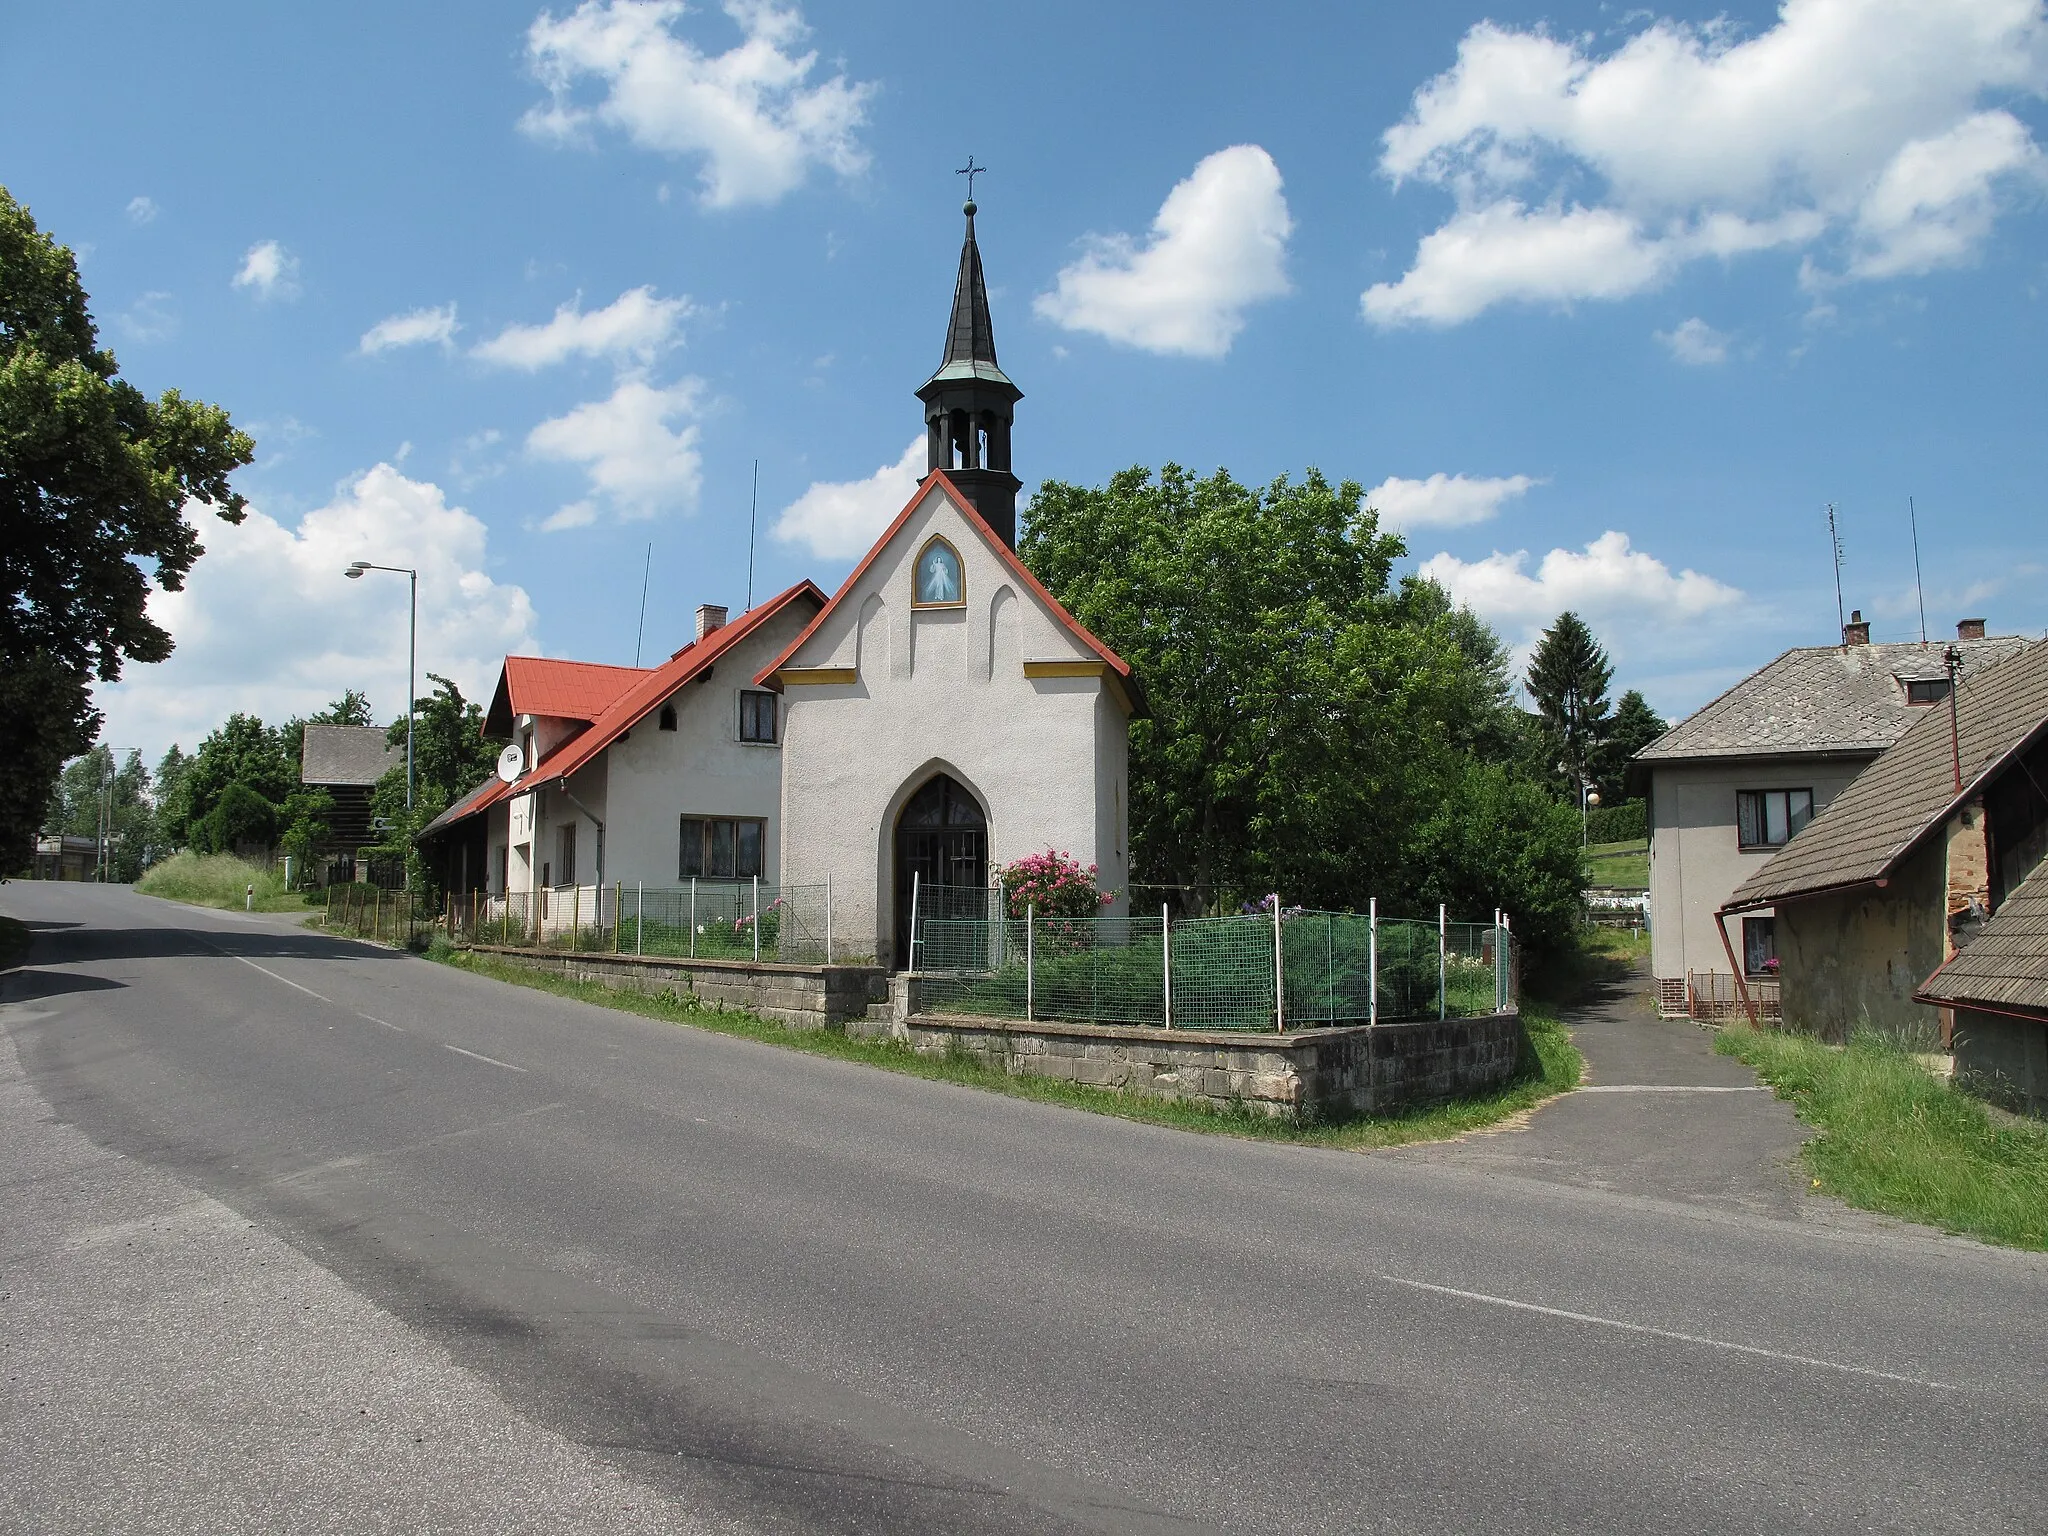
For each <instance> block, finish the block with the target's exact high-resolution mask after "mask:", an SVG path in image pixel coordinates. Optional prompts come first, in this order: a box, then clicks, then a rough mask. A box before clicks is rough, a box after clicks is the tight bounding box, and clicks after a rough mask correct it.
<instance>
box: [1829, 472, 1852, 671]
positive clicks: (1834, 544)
mask: <svg viewBox="0 0 2048 1536" xmlns="http://www.w3.org/2000/svg"><path fill="white" fill-rule="evenodd" d="M1828 545H1829V547H1830V548H1832V549H1833V550H1834V553H1835V627H1836V628H1837V630H1839V631H1843V632H1846V631H1847V629H1848V627H1849V621H1848V619H1846V618H1845V617H1843V614H1842V530H1841V529H1840V528H1839V527H1837V526H1836V523H1835V504H1834V503H1833V502H1832V501H1831V502H1829V503H1828ZM1845 643H1846V642H1845Z"/></svg>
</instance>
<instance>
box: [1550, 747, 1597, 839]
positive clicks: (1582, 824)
mask: <svg viewBox="0 0 2048 1536" xmlns="http://www.w3.org/2000/svg"><path fill="white" fill-rule="evenodd" d="M1557 771H1558V772H1559V773H1568V774H1571V776H1572V777H1573V778H1574V779H1576V780H1577V781H1578V785H1579V846H1580V847H1581V848H1587V847H1591V846H1592V840H1593V839H1592V818H1591V817H1590V816H1588V815H1587V807H1589V806H1595V805H1598V804H1599V803H1600V791H1599V790H1597V789H1595V788H1594V787H1593V781H1592V780H1591V779H1589V778H1587V777H1586V776H1585V775H1584V774H1583V773H1577V772H1574V771H1573V769H1572V765H1571V764H1570V763H1559V764H1558V765H1557Z"/></svg>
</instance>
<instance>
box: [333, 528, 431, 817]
mask: <svg viewBox="0 0 2048 1536" xmlns="http://www.w3.org/2000/svg"><path fill="white" fill-rule="evenodd" d="M365 571H390V572H391V573H392V574H393V575H395V576H404V577H406V578H407V579H408V580H409V581H410V582H411V583H412V619H411V622H410V624H409V625H408V626H407V636H406V645H405V808H406V810H407V811H408V812H409V811H411V810H412V704H413V695H414V694H416V693H417V692H418V691H419V683H418V680H417V678H416V676H415V673H416V671H417V669H418V667H419V659H420V573H419V572H418V571H416V570H413V569H412V568H411V567H409V566H403V565H372V564H371V563H370V562H369V561H367V560H356V561H352V562H351V563H350V564H349V568H348V569H347V570H345V571H343V572H342V573H341V574H342V575H344V576H346V577H347V578H348V579H349V580H350V581H360V580H361V579H362V575H363V572H365Z"/></svg>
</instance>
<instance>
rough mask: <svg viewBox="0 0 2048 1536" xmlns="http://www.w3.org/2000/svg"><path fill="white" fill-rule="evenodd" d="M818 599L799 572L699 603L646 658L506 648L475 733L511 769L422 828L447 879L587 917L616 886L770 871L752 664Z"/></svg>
mask: <svg viewBox="0 0 2048 1536" xmlns="http://www.w3.org/2000/svg"><path fill="white" fill-rule="evenodd" d="M824 606H825V594H824V593H823V592H821V591H819V590H818V588H817V587H815V586H813V585H812V584H811V583H810V582H808V581H804V582H799V583H798V584H797V585H795V586H793V587H791V588H789V589H788V590H787V591H785V592H779V593H777V594H776V595H775V596H774V597H772V598H770V599H768V600H767V601H766V602H765V603H762V604H761V605H760V606H758V607H755V608H751V609H749V610H748V611H747V612H746V613H744V614H742V615H740V617H739V618H737V619H735V620H732V621H731V622H727V616H726V610H725V609H723V608H720V607H714V606H711V605H708V604H707V605H705V606H704V607H701V608H699V609H698V610H697V635H696V638H695V639H693V640H692V641H691V642H690V643H689V644H688V645H685V646H684V647H683V648H682V649H681V650H679V651H677V652H676V653H675V654H674V655H673V656H671V657H669V659H668V660H667V661H665V662H663V663H661V664H660V665H659V666H654V667H614V666H600V665H596V664H594V663H590V662H579V661H557V660H554V659H552V658H547V657H539V656H507V657H506V658H505V665H504V670H503V671H502V672H500V674H499V676H498V686H497V689H496V691H495V692H494V693H493V694H492V696H491V704H490V708H489V710H488V711H487V712H486V713H485V716H484V734H485V735H486V736H488V737H490V738H492V739H493V740H498V741H504V742H507V743H509V744H510V747H514V748H517V749H518V754H519V764H518V771H517V774H516V775H515V776H513V777H511V778H509V779H508V778H504V777H500V778H494V779H492V780H490V781H489V782H487V783H485V784H482V785H479V786H478V787H477V788H476V789H475V790H474V791H472V792H471V793H470V794H469V795H467V796H465V797H464V798H463V799H461V800H459V801H457V802H456V803H455V804H454V805H452V806H450V807H449V808H448V809H447V811H445V812H444V813H442V815H440V816H439V817H437V818H436V819H435V820H434V821H433V822H432V823H430V824H429V825H428V826H427V827H426V828H425V829H424V830H423V831H422V832H421V834H420V842H421V846H422V849H423V851H424V852H425V853H426V855H427V857H428V858H429V859H430V860H431V862H432V863H433V865H434V866H435V867H436V868H437V870H438V871H439V873H440V876H441V880H442V882H443V884H444V885H445V886H446V888H447V889H449V890H450V891H455V892H482V893H486V894H488V895H490V896H493V897H504V896H507V895H509V896H511V897H513V898H514V899H515V904H517V905H519V906H520V909H521V910H522V911H526V912H529V913H531V915H532V916H534V917H544V916H551V914H546V913H542V912H541V911H540V910H539V908H540V907H541V906H544V905H546V904H547V902H548V898H547V897H542V898H540V899H539V901H538V902H535V901H534V900H533V897H534V893H537V892H550V893H560V894H559V897H558V898H557V899H558V903H559V904H562V905H565V906H567V907H569V908H571V909H572V910H574V909H579V908H580V910H581V911H582V912H583V913H585V914H588V915H591V916H594V914H595V913H596V912H597V910H598V907H597V902H598V900H599V897H598V895H597V892H598V891H600V890H607V891H608V890H613V889H615V888H616V887H618V886H620V885H624V886H626V887H628V888H632V887H634V886H636V885H640V884H646V885H650V886H659V887H670V886H674V885H677V884H678V883H682V882H687V881H688V880H690V879H691V878H693V877H701V878H707V879H719V880H750V879H753V878H761V879H764V880H770V881H772V880H773V879H774V877H775V870H776V860H777V858H778V857H779V852H780V850H779V847H778V844H777V837H776V834H777V816H778V811H779V806H780V800H781V792H782V769H781V761H780V759H781V744H782V709H781V699H780V698H779V697H778V696H777V695H776V694H775V693H774V692H773V691H772V690H770V689H766V688H763V687H761V686H759V685H758V684H756V683H755V682H754V680H753V679H754V674H755V672H757V671H758V670H759V669H760V668H761V667H762V666H763V665H764V664H765V663H766V662H768V661H769V660H771V659H772V658H774V657H775V656H777V655H779V654H780V653H781V652H782V651H783V650H784V649H786V648H787V647H788V645H789V644H790V642H791V641H792V640H794V639H795V637H796V636H797V635H798V634H799V633H801V632H802V630H803V629H804V628H805V626H806V625H808V624H809V623H810V621H811V619H812V618H813V617H815V616H816V614H817V613H818V612H819V611H820V610H821V609H822V608H823V607H824ZM578 892H581V893H582V894H581V895H580V896H579V895H577V894H576V893H578ZM605 910H606V911H607V912H608V911H610V908H609V907H607V908H605Z"/></svg>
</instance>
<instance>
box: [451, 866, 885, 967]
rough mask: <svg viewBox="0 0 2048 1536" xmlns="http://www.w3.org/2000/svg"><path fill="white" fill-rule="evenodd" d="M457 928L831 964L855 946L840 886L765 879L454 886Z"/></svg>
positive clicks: (586, 947)
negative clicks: (836, 915)
mask: <svg viewBox="0 0 2048 1536" xmlns="http://www.w3.org/2000/svg"><path fill="white" fill-rule="evenodd" d="M443 917H444V921H445V922H446V924H447V927H448V932H449V935H450V937H452V938H456V939H460V940H464V941H466V942H469V943H476V944H506V945H512V946H516V947H520V948H533V949H565V950H572V951H590V952H592V953H600V954H626V955H659V956H664V957H668V958H675V959H692V960H746V961H755V960H759V961H767V962H771V963H775V964H788V965H829V964H831V963H833V961H834V960H835V959H837V960H844V959H846V958H847V956H848V954H849V952H850V951H852V950H853V949H854V948H855V946H853V945H852V944H850V943H848V942H847V941H846V939H845V937H844V936H843V935H838V934H835V933H834V931H833V921H832V920H833V911H832V887H831V886H830V885H829V884H826V885H771V884H768V883H767V882H766V881H761V880H692V881H688V882H686V883H684V884H681V885H672V886H651V885H644V884H634V885H626V884H623V883H617V884H613V885H606V886H599V885H578V886H559V887H555V888H553V889H548V890H539V891H514V892H512V893H510V894H507V895H500V896H492V895H488V894H486V893H485V892H482V891H470V892H465V893H461V894H456V895H451V896H449V898H448V900H447V904H446V909H445V911H444V913H443Z"/></svg>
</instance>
